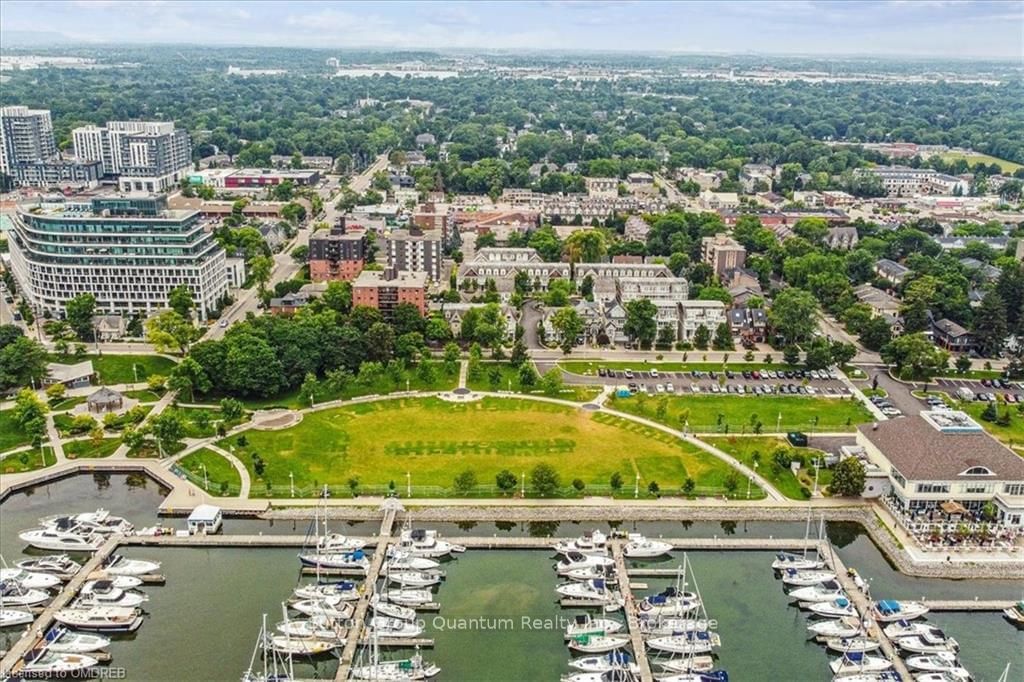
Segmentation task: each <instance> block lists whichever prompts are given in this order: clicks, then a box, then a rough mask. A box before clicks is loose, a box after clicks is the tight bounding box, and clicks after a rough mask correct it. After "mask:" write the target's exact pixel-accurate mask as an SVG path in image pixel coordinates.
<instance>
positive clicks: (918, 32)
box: [0, 0, 1024, 60]
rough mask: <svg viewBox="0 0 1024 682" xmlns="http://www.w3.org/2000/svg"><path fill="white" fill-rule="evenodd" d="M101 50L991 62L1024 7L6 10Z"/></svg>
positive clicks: (88, 6)
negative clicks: (218, 48)
mask: <svg viewBox="0 0 1024 682" xmlns="http://www.w3.org/2000/svg"><path fill="white" fill-rule="evenodd" d="M25 32H32V33H37V32H47V33H51V34H52V33H58V34H60V37H62V38H63V39H65V40H73V41H88V42H98V43H104V42H106V43H120V42H132V43H191V44H208V45H267V46H270V45H273V46H298V47H301V46H305V47H324V48H331V47H333V48H341V49H343V48H365V47H372V48H385V49H414V48H435V49H436V48H440V49H443V48H460V49H472V48H490V49H498V50H508V49H528V50H559V51H572V50H615V51H628V52H666V51H667V52H678V53H719V52H721V53H745V52H753V53H765V54H837V55H838V54H843V55H897V56H907V57H919V56H943V57H999V58H1010V59H1016V60H1024V0H1002V1H999V0H996V1H987V0H877V1H876V0H871V1H869V0H845V1H844V0H778V1H776V2H770V1H768V0H764V1H756V0H734V1H726V0H719V1H716V2H704V1H698V0H694V1H692V2H669V1H662V2H641V1H626V0H604V1H600V0H544V1H536V2H524V1H520V2H512V1H509V2H488V1H478V2H442V1H440V0H437V1H428V2H398V1H396V2H361V1H358V0H357V1H352V2H330V1H327V0H324V1H320V2H316V1H306V0H294V1H292V2H273V1H269V0H264V1H262V2H241V1H239V0H235V1H232V2H221V1H220V0H205V1H191V0H181V1H175V0H149V1H147V0H134V1H132V0H127V1H122V0H80V1H77V0H68V1H66V2H45V1H38V0H3V2H0V44H2V42H3V35H4V34H5V33H9V35H11V36H14V35H16V33H17V34H23V33H25Z"/></svg>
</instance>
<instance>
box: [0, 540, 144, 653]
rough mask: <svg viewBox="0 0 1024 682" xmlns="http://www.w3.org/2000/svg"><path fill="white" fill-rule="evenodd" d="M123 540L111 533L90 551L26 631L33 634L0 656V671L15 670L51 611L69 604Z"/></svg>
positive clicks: (48, 620) (47, 626)
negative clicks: (86, 558)
mask: <svg viewBox="0 0 1024 682" xmlns="http://www.w3.org/2000/svg"><path fill="white" fill-rule="evenodd" d="M123 540H124V536H121V535H112V536H111V537H110V538H108V539H107V541H106V542H104V543H103V545H101V546H100V548H99V549H98V550H97V551H96V553H95V554H93V555H92V557H91V558H90V559H89V561H87V562H86V563H85V564H84V565H83V566H82V567H81V568H80V569H78V572H77V573H76V574H75V577H73V578H72V579H71V580H69V581H68V582H67V583H66V584H65V585H64V587H63V588H62V589H61V591H60V592H58V593H57V596H56V597H54V598H53V601H51V602H50V603H49V605H47V607H46V608H45V609H43V611H42V613H40V614H39V617H37V618H36V620H35V622H34V623H32V625H31V627H30V628H29V632H31V633H33V634H34V636H25V637H21V638H20V639H18V641H16V642H15V643H14V644H12V645H11V648H10V649H9V650H8V651H7V653H6V654H5V655H4V657H3V659H0V671H7V672H12V673H15V672H17V670H16V668H20V666H21V665H22V658H23V657H24V655H25V654H26V653H28V652H29V651H31V650H32V649H34V648H35V647H36V645H37V644H38V643H39V642H40V640H41V639H42V637H43V635H44V634H46V631H47V630H49V629H50V626H51V625H53V620H54V619H53V617H54V615H55V614H56V613H57V612H58V611H60V610H61V609H62V608H64V607H65V606H67V605H68V603H69V602H70V601H71V600H72V599H73V598H74V596H75V595H76V594H78V591H79V590H80V589H82V585H83V584H85V581H86V580H88V579H89V576H90V575H92V574H93V573H94V572H96V571H97V570H99V567H100V566H101V565H103V562H104V561H105V560H106V559H107V557H109V556H110V555H111V554H113V553H114V550H116V549H117V547H118V545H120V544H121V543H122V541H123Z"/></svg>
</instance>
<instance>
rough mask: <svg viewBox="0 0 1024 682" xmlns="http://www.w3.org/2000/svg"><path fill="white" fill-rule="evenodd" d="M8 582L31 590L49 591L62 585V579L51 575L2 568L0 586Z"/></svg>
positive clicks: (21, 569) (0, 570)
mask: <svg viewBox="0 0 1024 682" xmlns="http://www.w3.org/2000/svg"><path fill="white" fill-rule="evenodd" d="M7 581H12V582H16V583H18V584H19V585H21V586H22V587H27V588H28V589H30V590H33V589H38V590H47V589H49V588H51V587H57V586H58V585H60V583H61V580H60V578H58V577H57V576H55V575H53V574H51V573H41V572H38V571H26V570H25V569H23V568H0V584H2V583H6V582H7Z"/></svg>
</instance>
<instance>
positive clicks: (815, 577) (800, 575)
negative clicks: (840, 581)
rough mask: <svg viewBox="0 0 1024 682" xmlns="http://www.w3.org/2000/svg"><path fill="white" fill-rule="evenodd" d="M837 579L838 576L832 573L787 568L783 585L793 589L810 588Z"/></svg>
mask: <svg viewBox="0 0 1024 682" xmlns="http://www.w3.org/2000/svg"><path fill="white" fill-rule="evenodd" d="M835 579H836V574H835V573H833V572H832V571H798V570H797V569H795V568H787V569H786V570H785V571H783V572H782V582H783V584H785V585H792V586H793V587H810V586H812V585H820V584H821V583H825V582H828V581H830V580H835Z"/></svg>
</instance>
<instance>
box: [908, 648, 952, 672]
mask: <svg viewBox="0 0 1024 682" xmlns="http://www.w3.org/2000/svg"><path fill="white" fill-rule="evenodd" d="M906 661H907V667H908V668H910V669H911V670H920V671H921V672H926V673H936V672H945V671H947V670H954V669H956V668H959V667H960V664H959V663H958V662H957V656H956V654H955V653H953V652H952V651H940V652H938V653H934V654H921V655H919V656H908V657H907V659H906Z"/></svg>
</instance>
